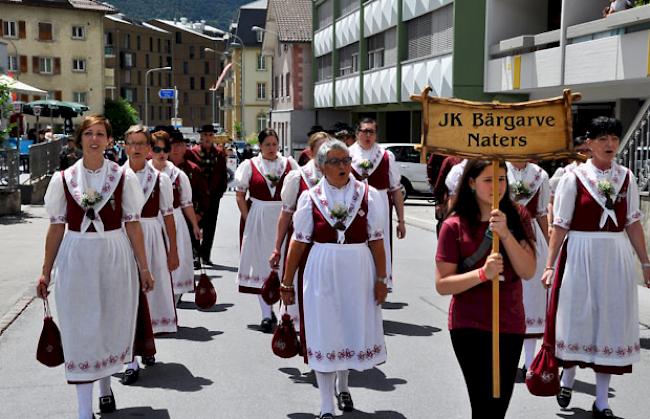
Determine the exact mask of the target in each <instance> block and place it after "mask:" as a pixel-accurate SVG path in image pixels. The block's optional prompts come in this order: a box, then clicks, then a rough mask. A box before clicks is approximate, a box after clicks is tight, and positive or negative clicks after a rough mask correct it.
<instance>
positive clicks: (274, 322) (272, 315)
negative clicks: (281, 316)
mask: <svg viewBox="0 0 650 419" xmlns="http://www.w3.org/2000/svg"><path fill="white" fill-rule="evenodd" d="M271 323H273V326H277V325H278V318H277V317H275V313H274V312H271Z"/></svg>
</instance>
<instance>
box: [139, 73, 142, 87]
mask: <svg viewBox="0 0 650 419" xmlns="http://www.w3.org/2000/svg"><path fill="white" fill-rule="evenodd" d="M138 84H139V85H142V71H140V70H138Z"/></svg>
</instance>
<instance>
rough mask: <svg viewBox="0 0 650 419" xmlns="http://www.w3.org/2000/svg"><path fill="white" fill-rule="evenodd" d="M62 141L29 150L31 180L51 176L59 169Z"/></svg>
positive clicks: (41, 144) (43, 144)
mask: <svg viewBox="0 0 650 419" xmlns="http://www.w3.org/2000/svg"><path fill="white" fill-rule="evenodd" d="M61 148H62V141H61V140H54V141H49V142H47V143H40V144H34V145H33V146H31V147H30V148H29V179H30V180H34V179H39V178H42V177H43V176H47V175H51V174H52V173H54V172H55V171H56V170H57V169H58V168H59V154H61Z"/></svg>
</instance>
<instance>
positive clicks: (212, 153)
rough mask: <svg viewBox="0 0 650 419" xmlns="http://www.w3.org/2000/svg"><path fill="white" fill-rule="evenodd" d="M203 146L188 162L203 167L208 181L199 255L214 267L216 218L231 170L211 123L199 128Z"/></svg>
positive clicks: (206, 182) (192, 154)
mask: <svg viewBox="0 0 650 419" xmlns="http://www.w3.org/2000/svg"><path fill="white" fill-rule="evenodd" d="M199 132H200V133H201V143H200V144H198V145H195V146H194V147H192V150H191V151H190V152H189V153H187V155H186V159H187V160H190V161H192V162H193V163H195V164H196V165H198V166H199V167H200V168H201V176H203V179H204V180H205V184H206V185H207V187H208V189H207V191H206V195H207V200H208V207H207V208H206V209H205V211H204V213H203V217H202V218H201V221H200V222H199V225H200V226H201V229H202V230H203V239H202V240H201V245H200V247H199V249H198V252H199V256H200V257H201V259H202V260H203V262H204V263H205V264H208V265H211V264H212V261H211V259H210V257H211V256H210V254H211V252H212V244H213V243H214V235H215V232H216V229H217V217H218V216H219V204H220V202H221V197H222V196H223V194H224V192H226V189H227V188H228V169H227V165H226V154H225V153H224V152H223V151H219V149H218V148H217V145H216V144H215V143H214V139H215V131H214V127H213V126H212V125H211V124H208V125H203V127H201V129H199Z"/></svg>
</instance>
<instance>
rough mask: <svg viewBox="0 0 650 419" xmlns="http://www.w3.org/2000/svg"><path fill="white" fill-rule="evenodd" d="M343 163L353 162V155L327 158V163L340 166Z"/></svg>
mask: <svg viewBox="0 0 650 419" xmlns="http://www.w3.org/2000/svg"><path fill="white" fill-rule="evenodd" d="M341 163H343V164H345V165H348V164H350V163H352V157H350V156H348V157H344V158H342V159H337V158H333V159H327V160H325V164H329V165H331V166H338V165H339V164H341Z"/></svg>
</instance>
